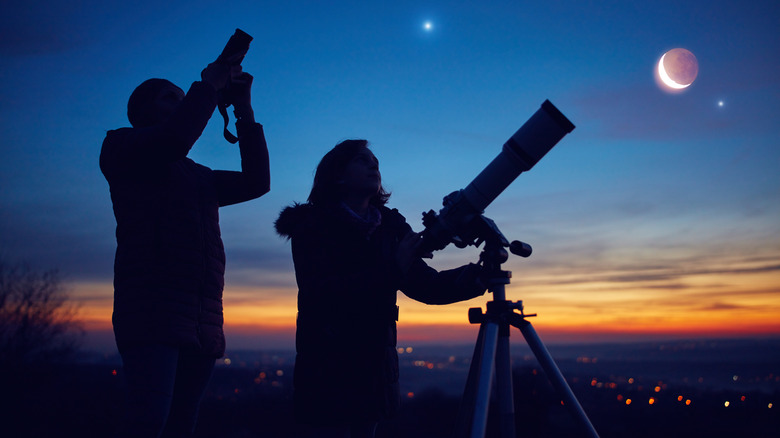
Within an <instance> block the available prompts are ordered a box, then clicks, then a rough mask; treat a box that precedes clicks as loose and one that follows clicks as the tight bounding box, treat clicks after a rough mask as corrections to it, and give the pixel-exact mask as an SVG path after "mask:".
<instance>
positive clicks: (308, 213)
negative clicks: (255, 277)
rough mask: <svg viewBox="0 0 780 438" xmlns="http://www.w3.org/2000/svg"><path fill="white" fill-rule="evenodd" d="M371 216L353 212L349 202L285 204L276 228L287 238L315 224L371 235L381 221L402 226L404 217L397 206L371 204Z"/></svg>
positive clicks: (275, 225) (316, 225)
mask: <svg viewBox="0 0 780 438" xmlns="http://www.w3.org/2000/svg"><path fill="white" fill-rule="evenodd" d="M370 208H371V209H372V212H370V214H369V217H368V219H364V218H361V217H359V216H358V215H356V214H355V213H353V212H352V210H350V209H349V208H348V207H347V206H346V205H343V204H341V205H336V206H332V207H326V208H322V207H315V206H314V205H312V204H310V203H306V204H299V203H295V204H293V205H291V206H289V207H285V208H284V209H283V210H282V212H281V213H280V214H279V218H278V219H276V221H275V222H274V228H276V232H277V233H278V234H279V235H280V236H282V237H284V238H286V239H290V238H292V237H294V236H295V235H296V234H297V233H298V232H300V231H305V230H307V229H311V228H312V227H322V226H325V227H336V228H338V229H342V227H343V229H345V230H349V231H350V234H351V233H356V234H357V235H360V236H363V237H368V236H370V235H371V234H372V233H373V232H374V230H375V229H376V228H377V227H378V226H379V225H380V224H382V223H386V224H391V226H403V225H405V224H406V221H405V219H404V218H403V216H401V214H400V213H398V210H396V209H392V210H391V209H389V208H387V207H379V208H376V207H373V206H371V207H370Z"/></svg>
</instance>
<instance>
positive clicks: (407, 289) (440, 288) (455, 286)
mask: <svg viewBox="0 0 780 438" xmlns="http://www.w3.org/2000/svg"><path fill="white" fill-rule="evenodd" d="M388 216H390V218H389V219H390V220H391V221H392V222H393V223H394V224H395V225H394V228H395V229H396V239H399V240H400V239H401V238H402V237H403V236H404V235H405V234H406V233H408V232H410V231H412V228H411V227H410V226H409V224H408V223H406V220H405V219H404V218H403V216H401V215H400V214H398V213H397V212H393V214H392V216H391V215H388ZM396 248H397V247H396ZM391 260H392V261H391ZM387 265H388V266H387V268H388V269H389V270H390V271H391V272H394V276H395V277H396V278H400V279H401V280H400V284H399V289H400V290H401V291H402V292H403V293H404V294H405V295H406V296H408V297H409V298H412V299H414V300H417V301H420V302H423V303H426V304H451V303H457V302H459V301H465V300H469V299H471V298H475V297H478V296H480V295H482V294H484V293H485V290H486V288H485V286H484V285H483V283H482V282H481V280H480V278H479V277H480V273H481V267H480V266H479V265H475V264H472V263H470V264H468V265H464V266H461V267H459V268H455V269H449V270H445V271H437V270H435V269H433V268H431V267H430V266H428V264H427V263H425V261H424V260H423V259H422V258H418V259H417V260H415V261H414V263H412V266H411V268H410V269H409V272H408V273H407V274H406V275H403V274H402V273H401V270H400V269H399V268H398V266H397V264H396V263H395V258H394V257H393V258H391V259H390V260H388V263H387Z"/></svg>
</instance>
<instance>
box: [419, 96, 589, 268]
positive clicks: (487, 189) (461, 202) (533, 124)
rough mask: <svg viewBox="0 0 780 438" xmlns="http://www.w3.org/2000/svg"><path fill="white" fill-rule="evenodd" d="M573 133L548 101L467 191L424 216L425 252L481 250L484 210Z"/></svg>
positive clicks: (507, 143)
mask: <svg viewBox="0 0 780 438" xmlns="http://www.w3.org/2000/svg"><path fill="white" fill-rule="evenodd" d="M572 130H574V124H572V123H571V122H570V121H569V119H567V118H566V116H564V115H563V114H562V113H561V112H560V111H559V110H558V108H556V107H555V106H554V105H553V104H552V103H550V101H549V100H545V101H544V103H542V106H541V108H539V109H538V110H537V111H536V112H535V113H534V114H533V115H532V116H531V118H529V119H528V120H527V121H526V122H525V123H524V124H523V126H521V127H520V129H518V130H517V132H515V133H514V135H512V137H510V138H509V140H507V141H506V143H504V147H503V148H502V150H501V152H500V153H499V154H498V156H496V158H494V159H493V161H491V162H490V164H488V166H487V167H485V169H484V170H482V172H481V173H480V174H479V175H477V177H476V178H474V180H473V181H471V183H470V184H469V185H468V186H466V188H465V189H462V190H458V191H455V192H453V193H450V194H449V195H447V196H446V197H444V201H443V202H442V204H443V208H442V209H441V210H440V211H439V213H438V214H436V212H434V211H433V210H430V211H428V212H427V213H423V225H424V226H425V229H424V230H423V232H422V236H423V237H422V240H423V241H422V251H423V252H431V251H438V250H440V249H444V248H445V247H446V246H447V245H448V244H450V243H454V244H455V245H456V246H458V247H459V248H465V247H466V246H468V245H475V246H478V245H479V243H475V242H479V238H480V236H479V235H478V234H479V232H478V230H477V228H478V226H477V225H476V224H475V223H476V222H478V221H477V219H479V218H481V217H482V213H483V212H484V210H485V208H486V207H487V206H488V205H490V203H491V202H493V200H494V199H496V197H498V195H500V194H501V192H503V191H504V189H506V188H507V187H508V186H509V184H511V183H512V181H514V180H515V178H517V177H518V176H519V175H520V174H521V173H523V172H526V171H528V170H530V169H531V168H532V167H534V165H536V163H537V162H539V160H541V159H542V157H544V156H545V154H547V152H549V151H550V149H552V148H553V146H555V145H556V144H557V143H558V142H559V141H560V140H561V139H562V138H563V137H564V136H565V135H566V134H568V133H570V132H571V131H572ZM516 251H518V252H516ZM512 252H513V253H516V254H519V255H523V254H522V253H523V252H527V255H530V247H528V248H526V249H522V248H513V249H512ZM527 255H526V256H527Z"/></svg>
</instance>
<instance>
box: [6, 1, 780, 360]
mask: <svg viewBox="0 0 780 438" xmlns="http://www.w3.org/2000/svg"><path fill="white" fill-rule="evenodd" d="M65 3H74V2H54V1H50V0H44V1H42V2H35V3H29V2H28V3H24V4H23V2H12V3H11V2H5V3H4V4H3V6H1V7H0V129H1V131H0V132H1V133H2V135H1V137H2V143H0V152H1V153H2V155H1V158H0V256H2V258H3V259H4V260H6V261H10V262H17V261H20V262H27V263H29V264H30V265H32V266H33V267H36V268H40V269H51V268H56V269H58V270H59V271H60V273H61V274H62V275H63V278H64V279H65V280H66V282H67V283H68V286H69V289H70V290H71V294H72V296H73V297H74V298H75V299H77V300H79V301H80V303H81V306H82V308H81V315H82V318H83V319H84V320H85V323H86V324H87V328H89V329H90V330H92V329H98V328H103V329H105V328H107V327H109V324H110V313H111V300H112V286H111V281H112V275H113V267H112V265H113V254H114V250H115V240H114V227H115V222H114V218H113V213H112V210H111V201H110V197H109V191H108V184H107V183H106V181H105V179H104V178H103V176H102V175H101V173H100V170H99V168H98V155H99V152H100V146H101V143H102V140H103V138H104V136H105V133H106V131H108V130H110V129H116V128H119V127H123V126H129V123H128V122H127V118H126V103H127V98H128V97H129V95H130V93H131V92H132V90H133V89H134V88H135V86H137V85H138V84H139V83H141V82H142V81H143V80H145V79H147V78H150V77H163V78H167V79H170V80H171V81H173V82H174V83H176V84H178V85H179V86H180V87H182V88H183V89H184V90H187V89H188V88H189V85H190V84H191V83H192V82H193V81H195V80H198V79H199V78H200V71H201V69H203V68H204V67H205V66H206V65H207V64H208V63H209V62H212V61H213V60H214V59H215V58H216V57H217V55H218V54H219V53H220V51H221V50H222V48H223V47H224V44H225V42H226V41H227V39H228V38H229V37H230V35H231V34H232V33H233V31H234V30H235V29H236V28H241V29H242V30H244V31H246V32H247V33H249V34H251V35H252V36H253V37H254V41H253V42H252V45H251V48H250V52H249V54H248V55H247V56H246V58H245V60H244V63H243V65H244V70H245V71H247V72H249V73H251V74H253V75H254V77H255V80H254V85H253V90H252V91H253V94H252V96H253V106H254V109H255V115H256V118H257V120H258V121H259V122H261V123H262V124H263V125H264V127H265V132H266V137H267V140H268V145H269V151H270V156H271V173H272V189H271V193H269V194H268V195H266V196H264V197H262V198H260V199H258V200H254V201H251V202H249V203H246V204H242V205H238V206H231V207H226V208H224V209H221V211H220V214H221V223H222V231H223V239H224V242H225V246H226V250H227V257H228V265H227V275H226V283H227V284H226V289H225V300H224V301H225V318H226V329H227V332H228V342H229V343H230V342H234V344H233V345H239V344H252V343H253V342H254V343H255V344H252V345H258V346H263V345H271V344H273V343H276V344H284V345H287V344H289V346H290V347H291V346H292V344H291V343H289V342H288V341H289V340H290V339H291V336H292V335H291V333H292V326H293V324H294V319H295V294H296V287H295V279H294V274H293V269H292V261H291V257H290V252H289V244H288V243H287V242H285V241H284V240H283V239H281V238H279V237H278V236H276V235H275V233H274V231H273V227H272V224H273V221H274V219H275V218H276V216H277V215H278V213H279V211H280V210H281V209H282V208H283V207H284V206H286V205H289V204H290V203H292V202H295V201H298V202H302V201H305V199H306V196H307V195H308V192H309V189H310V187H311V182H312V179H313V174H314V169H315V167H316V165H317V163H318V162H319V160H320V158H321V157H322V156H323V155H324V154H325V153H326V152H327V151H328V150H329V149H330V148H332V147H333V146H334V145H335V144H336V143H338V142H339V141H341V140H344V139H347V138H365V139H368V140H369V141H370V142H371V144H372V149H373V151H374V153H375V154H376V155H377V157H378V158H379V160H380V170H381V171H382V174H383V182H384V184H385V186H386V188H388V189H389V190H390V191H392V193H393V196H392V198H391V200H390V203H389V206H390V207H394V208H398V209H399V210H400V211H401V213H402V214H404V215H405V216H406V218H407V220H408V221H409V223H410V224H411V225H412V227H413V228H415V229H416V230H417V231H420V230H421V229H422V224H421V213H422V212H423V211H426V210H429V209H436V210H438V209H439V208H440V206H441V200H442V198H443V197H444V196H445V195H447V194H448V193H450V192H452V191H454V190H458V189H461V188H464V187H465V186H466V185H468V183H469V182H470V181H471V180H472V179H473V178H474V177H475V176H476V175H477V174H478V173H479V172H480V171H481V170H482V169H483V168H484V167H485V166H486V165H487V164H488V163H489V162H490V161H491V160H492V159H493V158H494V157H495V156H496V155H497V154H498V152H499V151H500V150H501V146H502V145H503V143H504V142H505V141H506V140H507V139H508V138H509V137H510V136H511V135H512V134H513V133H514V132H515V131H516V130H517V129H518V128H519V127H520V126H521V125H522V124H523V123H524V122H525V121H526V120H527V119H528V118H529V117H530V116H531V115H532V114H533V113H534V112H535V111H536V110H537V109H538V108H539V106H540V105H541V103H542V102H543V101H544V100H545V99H549V100H550V101H551V102H552V103H553V104H554V105H555V106H557V107H558V109H560V110H561V111H562V112H563V113H564V114H565V115H566V116H567V117H568V118H569V119H570V120H571V121H572V122H573V123H574V124H575V125H576V126H577V128H576V129H575V130H574V131H573V132H572V133H571V134H569V135H568V136H567V137H565V138H564V139H563V140H562V141H561V142H560V143H559V144H558V145H557V146H556V147H555V148H554V149H553V150H552V151H550V153H549V154H547V156H546V157H544V158H543V159H542V160H541V161H540V162H539V163H538V164H537V165H536V167H534V168H533V169H532V170H531V171H529V172H526V173H524V174H522V175H520V177H519V178H518V179H517V180H516V181H515V182H514V183H513V184H512V185H511V186H510V187H509V188H508V189H507V190H505V191H504V192H503V193H502V194H501V195H500V196H499V197H498V198H497V199H496V200H495V201H494V202H493V203H492V204H491V205H490V206H489V207H488V208H487V209H486V211H485V215H486V216H488V217H490V218H492V219H493V220H495V222H496V223H497V224H498V226H499V227H500V229H501V230H502V231H503V233H504V234H505V235H506V236H507V237H508V238H510V240H511V239H520V240H523V241H526V242H528V243H530V244H531V245H532V246H533V247H534V254H533V255H532V256H531V257H530V258H529V259H520V258H518V257H514V258H513V259H510V262H508V263H507V264H506V265H505V268H506V269H508V270H511V271H512V272H513V280H512V284H511V285H510V286H509V287H508V289H507V295H508V298H510V299H515V300H517V299H522V300H523V301H524V303H525V305H526V309H527V311H529V312H531V313H538V314H539V317H538V318H537V319H536V320H534V324H535V326H536V327H537V329H538V331H539V333H540V335H541V336H542V338H543V339H552V340H561V341H592V340H608V339H638V338H643V339H645V338H659V337H693V336H723V335H750V336H755V335H779V334H780V323H778V322H777V315H778V314H780V144H779V143H780V123H779V122H780V117H779V116H780V55H779V54H780V31H778V29H780V3H778V2H776V1H763V0H762V1H754V2H737V1H723V0H716V1H711V2H672V1H656V2H645V1H636V2H627V1H613V2H574V1H572V2H557V1H551V2H523V1H492V0H487V1H480V2H460V3H461V4H457V5H455V4H449V3H450V2H443V1H406V0H401V1H393V2H381V3H380V2H364V1H336V2H318V1H308V2H305V1H286V2H265V1H244V2H231V1H226V2H212V1H208V2H207V1H201V0H194V1H188V2H161V1H147V0H140V1H136V2H118V1H95V0H88V1H82V2H75V3H74V4H69V5H66V4H65ZM673 48H685V49H687V50H690V51H691V52H692V53H693V54H694V55H695V56H696V58H697V60H698V64H699V72H698V77H697V78H696V80H695V81H694V83H693V84H692V85H690V86H689V87H688V88H686V89H685V90H684V91H683V92H681V93H676V94H673V93H669V92H666V91H665V90H663V89H662V88H661V87H659V85H658V84H657V83H656V81H655V78H654V71H655V69H656V63H657V62H658V60H659V58H660V57H661V56H662V55H663V54H664V53H665V52H666V51H668V50H670V49H673ZM221 122H222V121H221V118H220V117H219V116H218V115H216V113H215V117H213V118H212V120H211V123H210V124H209V126H208V127H207V129H206V131H205V132H204V134H203V136H202V137H201V139H200V140H199V141H198V142H197V143H196V145H195V147H194V148H193V150H192V152H191V153H190V157H191V158H193V159H194V160H195V161H197V162H199V163H201V164H204V165H207V166H209V167H211V168H213V169H239V166H240V164H239V155H238V150H237V147H236V146H233V145H230V144H228V143H227V142H226V141H225V140H224V139H223V138H222V135H221V130H222V125H221ZM232 129H234V128H232ZM478 254H479V249H475V248H473V247H472V248H467V249H463V250H459V249H456V248H448V249H446V250H444V251H441V252H437V253H436V255H435V258H434V260H433V261H432V262H431V264H432V265H433V266H435V267H437V268H449V267H455V266H457V265H460V264H463V263H466V262H469V261H476V260H477V257H478ZM400 295H401V294H399V296H400ZM489 298H490V297H489V296H486V297H482V298H478V299H475V300H472V301H469V302H467V303H459V304H455V305H449V306H443V307H433V306H425V305H422V304H417V303H414V302H412V301H411V300H408V299H406V298H402V299H401V300H400V301H401V303H400V304H401V320H400V323H399V324H400V325H399V327H400V328H399V330H400V333H399V337H400V339H401V341H402V342H404V341H405V342H422V341H431V342H436V341H465V342H470V341H471V340H472V339H473V334H474V333H475V328H474V327H472V326H469V325H468V322H467V320H466V309H467V308H468V307H472V306H481V305H483V304H484V302H485V301H486V300H487V299H489ZM285 343H287V344H285Z"/></svg>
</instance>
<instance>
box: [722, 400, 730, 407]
mask: <svg viewBox="0 0 780 438" xmlns="http://www.w3.org/2000/svg"><path fill="white" fill-rule="evenodd" d="M730 404H731V403H730V402H728V401H727V402H726V403H723V406H725V407H729V405H730Z"/></svg>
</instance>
